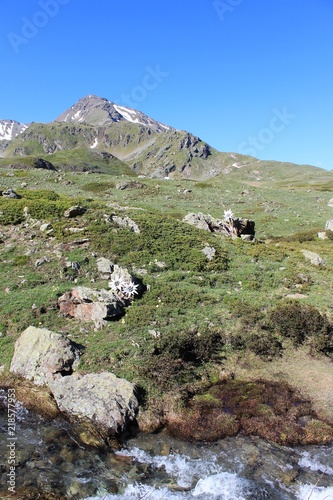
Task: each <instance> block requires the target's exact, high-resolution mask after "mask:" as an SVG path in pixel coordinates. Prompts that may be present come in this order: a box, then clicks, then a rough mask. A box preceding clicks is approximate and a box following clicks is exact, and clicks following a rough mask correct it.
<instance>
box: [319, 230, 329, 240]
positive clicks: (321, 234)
mask: <svg viewBox="0 0 333 500" xmlns="http://www.w3.org/2000/svg"><path fill="white" fill-rule="evenodd" d="M318 238H319V239H320V240H327V239H328V236H327V233H326V231H320V232H319V233H318Z"/></svg>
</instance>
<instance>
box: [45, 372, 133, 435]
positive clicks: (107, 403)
mask: <svg viewBox="0 0 333 500" xmlns="http://www.w3.org/2000/svg"><path fill="white" fill-rule="evenodd" d="M50 389H51V391H52V393H53V395H54V398H55V400H56V402H57V404H58V407H59V409H60V410H61V411H63V412H66V413H67V414H68V415H69V417H71V418H73V417H74V418H78V419H79V420H81V419H83V420H86V419H88V420H89V421H91V422H92V423H94V424H95V425H96V426H97V428H98V430H99V432H100V433H101V434H102V435H103V437H104V438H106V439H107V438H108V437H114V436H117V435H119V434H121V433H123V432H124V431H125V430H126V427H127V426H128V424H129V423H130V422H132V421H133V420H134V419H135V415H136V412H137V409H138V400H137V398H136V396H135V385H134V384H132V383H131V382H128V381H127V380H125V379H121V378H118V377H116V376H115V375H114V374H113V373H106V372H104V373H98V374H87V375H79V374H77V373H75V374H74V375H72V376H70V377H63V378H62V379H61V380H58V381H56V382H54V383H51V385H50Z"/></svg>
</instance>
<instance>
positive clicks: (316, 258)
mask: <svg viewBox="0 0 333 500" xmlns="http://www.w3.org/2000/svg"><path fill="white" fill-rule="evenodd" d="M301 252H302V254H303V255H304V257H305V258H306V259H307V260H309V261H310V262H311V264H313V265H314V266H323V265H324V264H325V261H324V259H322V258H321V257H320V255H318V254H317V253H315V252H310V250H301Z"/></svg>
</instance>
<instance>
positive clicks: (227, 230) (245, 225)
mask: <svg viewBox="0 0 333 500" xmlns="http://www.w3.org/2000/svg"><path fill="white" fill-rule="evenodd" d="M183 222H186V223H187V224H191V225H192V226H195V227H197V228H198V229H204V230H205V231H211V232H213V233H221V234H224V235H225V236H228V237H231V238H242V239H244V240H245V241H246V240H247V241H252V240H253V239H254V236H255V223H254V221H252V220H249V219H240V218H235V217H229V218H227V219H224V220H222V219H215V218H214V217H212V216H211V215H210V214H207V215H206V214H203V213H201V212H199V213H197V214H196V213H189V214H187V215H186V216H185V217H184V219H183Z"/></svg>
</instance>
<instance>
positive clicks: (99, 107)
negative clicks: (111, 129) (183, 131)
mask: <svg viewBox="0 0 333 500" xmlns="http://www.w3.org/2000/svg"><path fill="white" fill-rule="evenodd" d="M123 120H126V121H128V122H131V123H136V124H138V125H144V126H145V127H150V128H152V129H153V130H154V131H156V132H165V131H166V130H172V127H169V126H168V125H164V124H162V123H160V122H158V121H156V120H153V119H152V118H150V117H149V116H147V115H145V114H144V113H141V111H137V110H135V109H132V108H128V107H126V106H120V105H117V104H115V103H114V102H112V101H109V100H108V99H106V98H105V97H98V96H96V95H93V94H89V95H87V96H85V97H82V98H81V99H79V100H78V101H77V102H76V103H75V104H73V106H71V107H70V108H69V109H67V110H66V111H64V113H61V115H59V116H58V117H57V118H56V119H55V121H57V122H69V123H72V122H74V123H83V122H84V123H88V124H90V125H95V126H104V125H111V124H112V123H113V122H120V121H123Z"/></svg>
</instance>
